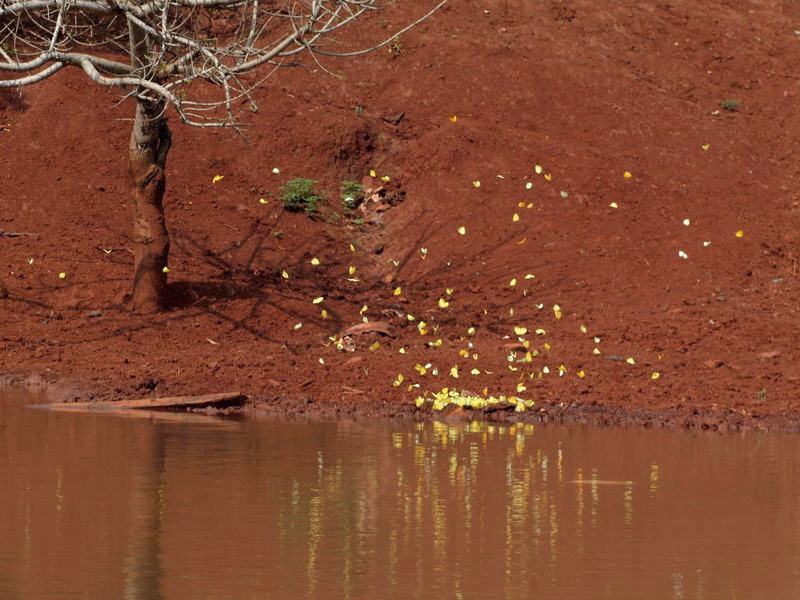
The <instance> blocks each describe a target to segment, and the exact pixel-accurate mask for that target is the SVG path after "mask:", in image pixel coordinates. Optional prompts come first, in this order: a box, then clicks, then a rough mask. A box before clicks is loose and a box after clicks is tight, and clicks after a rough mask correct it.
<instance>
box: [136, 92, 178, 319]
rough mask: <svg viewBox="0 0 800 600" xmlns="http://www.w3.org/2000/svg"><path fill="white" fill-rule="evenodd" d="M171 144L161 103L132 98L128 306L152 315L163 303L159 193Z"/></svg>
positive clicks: (164, 254) (164, 255)
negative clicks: (130, 291) (131, 271)
mask: <svg viewBox="0 0 800 600" xmlns="http://www.w3.org/2000/svg"><path fill="white" fill-rule="evenodd" d="M171 145H172V135H171V133H170V130H169V127H168V126H167V120H166V117H165V116H164V105H163V103H161V102H152V101H147V100H142V99H139V100H137V103H136V117H135V119H134V121H133V131H132V132H131V143H130V153H129V172H130V178H131V187H132V192H133V241H134V244H135V249H134V254H135V257H136V260H135V266H134V275H133V297H132V301H131V308H132V310H134V311H135V312H148V313H151V312H157V311H159V310H161V309H163V308H164V304H165V299H166V289H167V268H166V267H167V263H168V258H169V232H168V231H167V226H166V223H165V219H164V190H165V188H166V183H167V179H166V175H165V169H166V164H167V154H168V153H169V149H170V146H171Z"/></svg>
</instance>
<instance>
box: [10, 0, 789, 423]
mask: <svg viewBox="0 0 800 600" xmlns="http://www.w3.org/2000/svg"><path fill="white" fill-rule="evenodd" d="M414 5H415V3H414V2H413V1H411V0H408V1H407V2H405V3H403V7H401V9H400V10H398V11H395V12H392V13H391V15H390V17H389V20H388V22H386V23H385V24H386V25H387V26H388V30H389V31H391V30H392V29H397V28H399V27H400V24H401V23H402V22H403V21H404V20H407V19H408V18H409V16H410V15H411V14H412V13H414V12H415V10H417V9H418V6H416V7H415V6H414ZM396 50H399V52H395V55H392V54H391V53H389V52H386V51H383V50H382V51H380V52H377V53H374V54H371V55H368V56H366V57H362V58H357V59H350V60H347V61H345V60H341V61H332V62H329V63H327V67H328V68H329V69H331V70H332V71H335V72H337V73H340V74H341V75H343V76H344V77H343V78H335V77H331V76H330V75H326V74H325V73H323V72H321V71H320V72H316V73H315V72H313V70H314V69H313V68H311V67H309V68H307V69H299V68H298V69H294V70H291V69H286V70H284V71H282V72H280V73H279V74H278V75H277V76H275V77H274V78H273V79H272V80H270V81H269V82H268V84H267V85H266V87H264V88H263V89H261V90H260V92H259V98H258V99H259V103H260V106H261V112H260V113H259V114H257V115H254V116H253V117H252V118H251V122H252V127H250V128H249V129H248V131H247V136H248V138H249V141H250V144H249V145H247V144H245V143H244V141H243V140H242V139H241V138H240V137H237V136H236V135H235V134H233V133H231V132H209V131H200V130H196V129H190V128H186V127H181V126H179V125H178V124H177V123H173V130H174V134H175V145H174V147H173V150H172V153H171V155H170V160H169V164H168V177H169V181H168V189H167V211H168V212H167V214H168V226H169V228H170V232H171V235H172V236H173V250H172V258H171V263H170V269H171V273H170V277H171V282H172V288H173V296H174V298H173V304H174V306H173V307H172V308H171V310H169V311H168V312H165V313H163V314H158V315H155V316H142V315H134V314H131V313H130V312H129V311H128V310H127V309H126V307H125V305H124V302H123V299H124V296H125V295H126V294H127V293H129V291H130V287H131V283H130V277H131V271H132V263H133V255H132V254H131V251H130V250H131V240H130V230H131V224H130V213H129V206H128V192H127V188H126V148H127V137H128V135H129V125H130V122H129V121H128V120H127V119H128V118H129V117H130V116H131V113H132V105H131V104H130V103H129V102H122V103H121V104H120V103H118V96H117V95H115V93H114V92H111V91H107V90H105V89H101V88H99V87H97V86H95V85H93V84H91V83H90V82H89V81H88V80H87V79H86V78H85V76H83V75H82V74H81V73H79V72H70V73H66V72H65V73H63V75H61V76H59V77H57V78H55V79H51V80H48V81H47V82H45V83H44V84H41V85H40V86H38V87H34V88H27V89H25V90H23V91H22V93H21V94H18V93H17V92H8V91H5V92H2V95H0V124H2V130H1V131H0V153H2V156H3V157H4V162H3V169H2V172H1V173H0V176H2V188H1V189H2V191H1V192H0V194H1V198H2V212H1V213H0V229H3V230H4V231H5V232H6V235H3V236H2V237H0V279H2V280H3V281H4V283H5V285H6V287H7V288H8V298H6V299H0V372H5V373H9V374H15V375H18V376H20V377H21V376H24V375H29V374H38V375H40V376H43V377H44V378H45V379H46V380H47V381H57V382H60V383H61V384H62V385H61V386H60V388H59V389H61V390H62V397H63V398H64V399H65V400H71V399H72V400H74V399H80V400H91V399H96V400H111V399H120V398H128V399H130V398H139V397H155V396H168V395H178V394H197V393H212V392H221V391H230V390H241V391H243V392H244V393H246V394H247V395H248V396H249V397H250V398H251V399H252V400H253V404H252V405H251V406H250V407H249V408H248V410H249V411H251V412H258V411H260V412H278V413H283V414H297V413H308V414H316V415H342V414H348V415H362V416H372V415H374V416H378V415H406V416H415V415H419V416H424V415H427V414H429V413H430V409H429V407H428V405H426V406H425V407H423V409H421V410H417V408H416V406H415V402H414V399H415V398H416V397H417V396H420V395H423V394H425V393H426V392H427V393H430V392H437V391H439V390H441V389H442V388H445V387H447V388H451V389H452V388H455V389H459V390H461V389H464V390H469V391H472V392H474V393H479V394H480V393H483V390H484V388H486V390H487V392H488V393H489V394H495V395H499V394H506V395H517V396H520V397H522V398H528V399H532V400H534V401H535V402H536V408H534V409H533V410H530V411H527V412H526V413H524V415H523V416H524V418H529V419H537V420H553V419H562V420H563V419H569V420H578V421H583V422H595V423H596V422H601V423H641V424H650V425H659V426H660V425H680V426H687V427H706V428H708V427H711V428H727V429H731V428H733V429H771V430H798V429H800V398H798V397H797V393H796V391H797V388H798V382H799V381H800V360H798V359H800V355H799V354H798V349H797V343H796V340H797V334H798V303H797V299H798V291H799V290H798V272H797V267H798V265H797V256H798V253H800V250H799V249H798V246H799V244H800V240H799V239H798V236H799V235H800V228H799V227H798V225H800V196H799V195H798V190H799V188H798V180H797V177H798V173H800V168H798V165H797V156H798V151H800V137H799V136H798V131H800V112H798V92H800V87H799V86H798V83H799V82H800V79H799V78H798V76H799V75H800V72H798V70H797V65H798V64H800V5H798V3H796V2H791V1H790V0H764V1H762V2H757V3H756V2H747V1H745V0H719V1H715V2H712V1H707V0H672V1H671V2H639V1H636V0H624V1H620V2H597V1H595V0H563V1H557V0H542V1H539V0H536V1H532V0H483V1H482V2H477V1H471V0H453V1H452V2H451V3H450V5H449V6H447V7H446V8H445V9H444V10H442V11H441V12H440V13H439V14H437V15H436V16H435V17H434V18H432V19H431V20H429V21H427V22H426V23H424V24H423V25H422V26H420V27H419V28H417V29H416V30H414V31H412V32H409V33H407V34H404V35H403V36H402V39H401V44H400V45H399V47H398V48H396ZM737 103H738V105H737ZM537 165H539V166H541V173H537V170H538V168H537ZM276 167H277V168H279V169H280V173H278V174H275V173H273V172H272V170H273V168H276ZM370 169H374V170H375V171H376V174H377V175H378V176H379V177H380V176H384V175H385V176H389V177H390V178H391V180H390V181H389V183H388V184H387V185H386V187H387V190H386V192H388V193H387V197H388V198H389V200H391V202H383V201H381V202H379V203H370V207H369V210H368V211H367V212H366V213H365V214H364V215H360V214H359V213H357V214H356V215H355V216H354V217H350V218H347V217H344V216H341V214H342V209H341V205H340V200H339V194H338V188H339V186H340V184H341V182H342V181H343V180H359V181H360V180H361V179H362V177H364V176H365V175H366V174H368V172H369V171H370ZM628 174H629V176H628ZM217 175H220V176H224V178H223V179H221V180H218V181H217V182H216V183H213V179H214V177H215V176H217ZM295 177H306V178H311V179H317V180H319V181H320V184H319V188H320V189H322V190H328V191H329V195H328V199H327V201H326V203H325V206H324V207H323V210H322V211H321V213H320V214H319V215H318V216H317V217H315V218H313V219H310V218H308V217H307V216H305V215H303V214H297V213H290V212H288V211H286V210H284V208H283V207H282V205H281V203H280V201H279V200H278V199H277V198H278V193H279V192H278V189H279V187H280V186H282V185H283V184H285V183H286V182H287V181H288V180H290V179H292V178H295ZM478 182H480V185H479V186H478ZM528 188H530V189H528ZM261 199H264V200H265V201H268V202H267V203H266V204H264V203H262V202H260V200H261ZM376 209H377V210H376ZM360 217H361V218H364V219H365V221H364V223H363V224H361V222H360V221H357V220H356V219H358V218H360ZM461 228H464V229H461ZM8 233H32V234H36V235H26V236H18V237H9V236H8V235H7V234H8ZM351 244H352V246H353V248H354V250H351V248H350V245H351ZM314 258H317V259H318V260H319V265H318V266H317V265H314V264H312V259H314ZM314 262H316V261H314ZM350 267H355V271H353V273H352V274H351V273H350V271H351V270H350ZM284 272H285V273H286V274H287V275H288V278H284V277H283V276H282V273H284ZM59 273H65V274H66V276H65V278H64V279H60V278H59ZM531 276H532V277H531ZM356 280H357V281H356ZM514 283H515V284H514ZM319 297H323V298H324V300H323V301H322V302H321V303H316V304H315V303H314V302H313V301H314V300H315V299H316V298H319ZM440 299H441V300H442V302H441V303H440ZM555 305H557V308H554V306H555ZM323 309H324V310H325V311H326V314H327V317H328V318H327V319H326V318H323V315H322V310H323ZM407 315H412V316H413V317H414V318H415V320H413V321H411V320H409V317H407ZM559 316H560V318H558V317H559ZM365 317H366V318H367V319H369V321H370V322H376V321H386V322H388V323H389V327H390V333H391V336H385V335H382V334H381V333H378V332H371V333H366V334H354V335H352V336H350V339H351V340H352V343H353V344H354V351H352V352H350V351H348V349H344V350H340V349H337V347H336V341H338V340H339V339H340V334H341V333H342V332H343V331H345V330H347V329H348V328H350V327H352V326H354V325H357V324H359V323H362V321H363V319H364V318H365ZM420 321H425V322H426V324H427V326H426V328H425V330H426V332H427V334H426V335H421V334H420V329H419V324H420ZM582 326H583V328H585V332H583V331H582ZM515 327H524V328H526V329H527V333H524V334H522V335H521V336H520V335H519V333H518V332H521V331H522V330H521V329H518V330H516V331H515ZM470 328H474V330H475V331H474V334H470V333H468V331H469V330H470ZM537 330H540V332H539V333H536V332H537ZM518 337H522V338H524V339H526V340H527V341H529V347H528V349H527V350H526V349H525V348H522V347H520V343H519V340H518ZM595 337H596V338H598V341H595V339H594V338H595ZM439 340H441V342H439ZM343 342H344V343H343V345H345V346H348V345H349V343H350V341H349V340H343ZM595 349H597V352H595ZM534 350H535V351H537V352H538V355H536V353H535V352H533V351H534ZM527 351H530V352H531V357H530V361H526V360H525V359H526V352H527ZM512 353H513V354H512ZM628 359H632V360H630V361H629V360H628ZM416 365H420V367H426V365H430V366H427V367H426V372H425V374H424V375H421V374H420V372H419V371H420V369H419V368H417V369H415V366H416ZM454 367H457V373H458V378H454V377H453V376H452V373H453V371H452V369H453V368H454ZM473 369H477V371H475V372H476V373H478V374H473ZM436 373H438V374H436ZM399 374H402V376H403V381H402V383H400V384H399V385H396V386H395V385H393V383H395V382H397V381H398V375H399ZM581 375H583V377H582V376H581ZM7 379H12V377H10V376H9V377H7ZM520 384H522V385H523V386H524V388H525V389H524V390H523V389H518V386H519V385H520ZM415 385H418V386H419V387H413V386H415ZM409 386H411V387H410V389H409ZM64 390H67V391H64Z"/></svg>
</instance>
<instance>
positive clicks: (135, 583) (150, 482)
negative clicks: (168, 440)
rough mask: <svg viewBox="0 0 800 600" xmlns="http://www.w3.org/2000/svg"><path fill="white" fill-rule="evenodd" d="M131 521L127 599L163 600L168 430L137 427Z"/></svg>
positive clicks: (125, 565) (125, 573) (125, 571)
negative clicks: (162, 534) (163, 526)
mask: <svg viewBox="0 0 800 600" xmlns="http://www.w3.org/2000/svg"><path fill="white" fill-rule="evenodd" d="M135 437H137V438H140V439H137V440H136V442H135V444H134V446H135V447H136V448H137V452H135V453H134V454H133V459H132V460H133V461H135V462H134V464H133V465H132V473H131V487H130V499H129V507H130V519H131V526H130V531H129V532H128V543H127V549H126V556H125V558H124V562H123V576H124V583H123V585H124V590H123V597H124V598H126V600H139V599H147V600H161V599H162V598H163V597H164V595H163V592H162V589H161V584H162V575H163V573H162V568H161V531H162V523H163V517H164V508H165V507H164V488H165V485H166V466H165V465H166V457H165V444H164V437H165V436H164V429H163V427H161V426H159V425H155V424H154V425H153V427H147V428H144V427H140V428H135Z"/></svg>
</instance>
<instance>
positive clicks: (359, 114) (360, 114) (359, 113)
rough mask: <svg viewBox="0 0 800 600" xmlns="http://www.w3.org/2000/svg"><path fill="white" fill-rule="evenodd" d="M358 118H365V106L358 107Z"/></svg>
mask: <svg viewBox="0 0 800 600" xmlns="http://www.w3.org/2000/svg"><path fill="white" fill-rule="evenodd" d="M356 116H357V117H363V116H364V107H363V106H356Z"/></svg>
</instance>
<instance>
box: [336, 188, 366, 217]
mask: <svg viewBox="0 0 800 600" xmlns="http://www.w3.org/2000/svg"><path fill="white" fill-rule="evenodd" d="M339 196H340V197H341V198H342V206H343V207H344V211H345V213H349V212H351V211H354V210H355V209H357V208H358V207H359V206H360V205H361V203H362V202H363V201H364V186H363V185H361V184H360V183H358V182H356V181H343V182H342V185H341V187H340V188H339Z"/></svg>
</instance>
